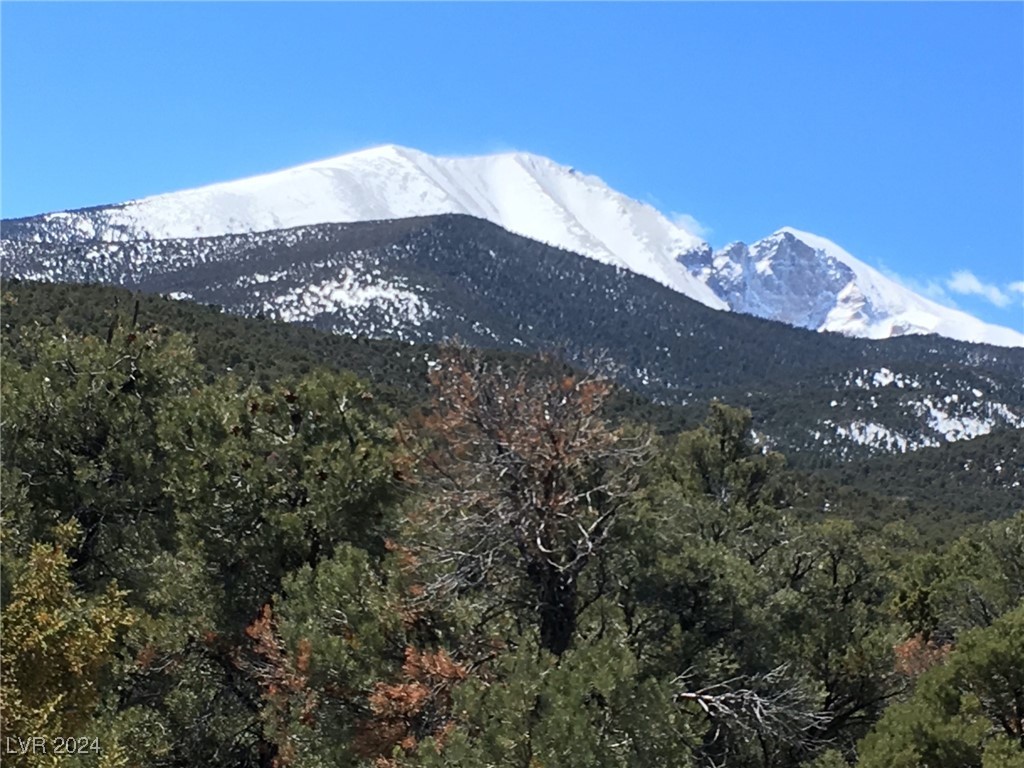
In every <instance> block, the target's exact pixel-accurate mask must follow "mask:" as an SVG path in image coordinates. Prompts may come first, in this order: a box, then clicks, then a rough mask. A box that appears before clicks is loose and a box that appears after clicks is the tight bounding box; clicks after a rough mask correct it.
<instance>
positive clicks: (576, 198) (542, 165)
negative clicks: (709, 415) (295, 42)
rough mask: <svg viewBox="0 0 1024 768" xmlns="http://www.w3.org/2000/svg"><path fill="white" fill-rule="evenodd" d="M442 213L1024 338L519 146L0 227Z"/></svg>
mask: <svg viewBox="0 0 1024 768" xmlns="http://www.w3.org/2000/svg"><path fill="white" fill-rule="evenodd" d="M445 213H456V214H460V213H461V214H466V215H471V216H475V217H477V218H482V219H485V220H488V221H491V222H493V223H495V224H498V225H499V226H501V227H503V228H505V229H507V230H508V231H510V232H513V233H514V234H519V235H522V236H525V237H529V238H531V239H534V240H537V241H539V242H542V243H546V244H549V245H554V246H556V247H560V248H564V249H566V250H571V251H573V252H576V253H580V254H582V255H584V256H588V257H590V258H592V259H595V260H597V261H600V262H602V263H606V264H613V265H615V266H617V267H620V268H625V269H628V270H630V271H632V272H635V273H636V274H640V275H643V276H646V277H649V278H652V279H654V280H656V281H658V282H659V283H661V284H662V285H666V286H668V287H670V288H672V289H673V290H675V291H677V292H679V293H682V294H684V295H686V296H689V297H690V298H693V299H695V300H697V301H699V302H701V303H702V304H704V305H705V306H709V307H712V308H715V309H731V310H733V311H739V312H745V313H748V314H755V315H757V316H759V317H763V318H766V319H775V320H780V321H782V322H788V323H789V324H791V325H796V326H798V327H805V328H809V329H811V330H822V331H836V332H840V333H844V334H846V335H850V336H857V337H863V338H885V337H890V336H897V335H904V334H914V333H939V334H940V335H944V336H947V337H949V338H954V339H958V340H964V341H970V342H981V343H991V344H997V345H1000V346H1024V334H1020V333H1018V332H1017V331H1014V330H1012V329H1009V328H1003V327H1001V326H995V325H991V324H987V323H983V322H982V321H980V320H978V319H977V318H974V317H972V316H970V315H968V314H967V313H964V312H961V311H959V310H955V309H951V308H948V307H944V306H942V305H939V304H936V303H935V302H932V301H930V300H928V299H925V298H924V297H921V296H918V295H917V294H915V293H914V292H912V291H910V290H909V289H906V288H904V287H903V286H900V285H899V284H897V283H895V282H894V281H892V280H890V279H889V278H887V277H885V276H884V275H882V274H881V273H880V272H878V271H877V270H875V269H873V268H871V267H869V266H868V265H867V264H866V263H864V262H862V261H860V260H859V259H856V258H855V257H853V256H852V255H851V254H848V253H847V252H846V251H844V250H843V249H842V248H840V247H839V246H837V245H836V244H835V243H832V242H831V241H829V240H826V239H825V238H821V237H820V236H818V235H813V234H811V233H808V232H803V231H801V230H797V229H794V228H791V227H784V228H782V229H780V230H777V231H776V232H775V233H774V234H773V235H770V236H768V237H767V238H763V239H762V240H759V241H757V242H756V243H754V244H753V245H752V246H749V248H755V247H760V248H764V247H766V244H767V243H769V242H770V241H771V239H772V238H773V237H776V236H777V235H779V234H780V233H788V234H789V235H791V236H792V237H793V238H795V239H796V240H798V241H799V242H800V243H802V244H803V245H804V246H806V248H805V249H803V250H802V251H801V253H800V258H799V260H796V261H794V262H793V264H792V267H793V268H792V269H791V270H790V273H789V277H788V280H787V283H786V284H785V285H782V284H779V281H778V280H774V281H773V279H772V278H773V276H772V274H771V273H770V271H758V270H756V269H742V268H738V264H737V260H736V257H740V261H742V260H743V258H742V255H741V254H739V253H738V252H737V253H733V254H731V255H730V253H728V252H727V249H728V248H729V247H731V246H727V248H726V249H721V250H719V251H718V252H711V249H710V246H709V245H708V244H707V243H705V242H704V241H703V240H702V239H701V238H699V237H698V236H696V235H695V234H693V233H692V232H689V231H688V230H686V229H685V228H684V227H681V226H679V225H678V224H677V223H675V222H673V221H670V220H669V219H668V218H667V217H666V216H664V215H663V214H662V213H660V212H659V211H657V210H656V209H655V208H653V207H652V206H650V205H649V204H647V203H643V202H640V201H637V200H634V199H632V198H629V197H628V196H626V195H624V194H622V193H619V192H617V191H615V190H614V189H612V188H611V187H609V186H608V185H607V184H605V183H604V182H603V181H602V180H601V179H600V178H599V177H597V176H593V175H587V174H583V173H580V172H579V171H577V170H576V169H574V168H570V167H567V166H562V165H559V164H558V163H556V162H554V161H552V160H550V159H548V158H545V157H542V156H540V155H535V154H531V153H527V152H509V153H501V154H495V155H481V156H467V157H436V156H432V155H428V154H426V153H424V152H420V151H418V150H414V149H409V148H405V147H400V146H397V145H394V144H386V145H381V146H378V147H373V148H370V149H366V150H361V151H359V152H354V153H349V154H345V155H340V156H337V157H332V158H327V159H325V160H318V161H314V162H311V163H306V164H303V165H299V166H294V167H292V168H287V169H284V170H281V171H275V172H272V173H268V174H261V175H258V176H253V177H248V178H245V179H240V180H236V181H228V182H220V183H218V184H213V185H208V186H205V187H198V188H195V189H190V190H183V191H179V192H171V193H167V194H163V195H154V196H149V197H145V198H140V199H139V200H134V201H128V202H126V203H122V204H118V205H114V206H107V207H93V208H90V209H80V210H79V211H67V212H57V213H51V214H43V215H41V216H37V217H30V218H28V219H18V220H8V221H6V222H4V224H5V237H8V236H10V235H9V233H11V232H13V233H14V234H13V236H14V237H18V236H19V235H18V233H19V232H22V231H26V232H27V236H28V237H30V238H37V239H38V241H40V242H41V241H46V240H49V239H52V240H54V241H56V242H71V241H75V240H77V241H90V240H100V241H125V240H134V239H169V238H189V237H206V236H216V235H221V234H242V233H251V232H262V231H272V230H276V229H285V228H289V227H293V226H300V225H312V224H321V223H341V222H354V221H370V220H381V219H399V218H409V217H414V216H424V215H438V214H445ZM744 247H747V246H744ZM847 257H848V258H847ZM853 262H855V264H853V266H851V264H852V263H853ZM837 263H838V264H840V265H842V268H839V269H837V268H836V267H835V265H836V264H837ZM737 270H738V271H737ZM741 277H742V280H741V281H740V282H741V283H742V285H740V283H739V282H737V281H738V280H740V278H741Z"/></svg>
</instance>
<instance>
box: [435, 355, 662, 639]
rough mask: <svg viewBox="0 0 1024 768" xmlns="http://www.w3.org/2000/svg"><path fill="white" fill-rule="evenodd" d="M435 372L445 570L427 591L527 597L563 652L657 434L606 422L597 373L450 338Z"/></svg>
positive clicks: (438, 522) (604, 389)
mask: <svg viewBox="0 0 1024 768" xmlns="http://www.w3.org/2000/svg"><path fill="white" fill-rule="evenodd" d="M541 362H542V365H543V366H545V367H546V368H548V369H549V370H550V369H551V368H553V367H555V366H554V364H553V361H552V360H551V359H550V358H549V359H545V360H542V361H541ZM431 381H432V383H433V386H434V392H435V401H434V409H433V413H432V415H431V417H430V419H429V427H430V431H431V433H432V434H433V435H434V436H435V437H436V441H435V446H434V450H433V451H432V452H430V454H429V455H428V456H427V457H426V460H425V462H424V464H425V467H426V469H427V472H426V477H427V482H426V483H425V486H424V487H425V490H426V493H425V494H424V498H425V503H424V505H423V507H422V509H421V511H422V516H423V521H425V525H424V526H423V527H424V529H425V530H426V531H427V532H428V534H430V535H427V536H425V537H423V548H422V551H423V553H424V562H425V564H427V565H432V566H433V567H434V572H435V573H436V574H437V575H436V577H435V578H433V580H432V581H431V582H430V583H429V584H428V585H427V587H426V595H427V596H428V597H429V596H437V595H438V594H445V593H447V594H467V593H470V592H473V593H475V594H477V595H481V596H483V597H485V598H487V599H492V600H495V601H496V603H495V607H496V608H497V609H498V610H497V612H500V611H501V610H502V607H504V608H509V607H512V606H513V605H517V604H518V605H520V606H522V603H523V602H526V603H527V604H528V607H532V608H533V609H534V610H535V612H536V616H537V622H538V629H539V633H540V642H541V645H542V646H543V647H544V648H546V649H547V650H549V651H551V652H552V653H554V654H556V655H561V654H562V653H563V652H564V651H565V650H566V649H567V648H568V647H569V646H570V644H571V643H572V639H573V635H574V632H575V628H576V621H577V617H578V615H579V612H580V598H579V578H580V574H581V573H582V572H583V570H584V569H585V568H586V567H587V565H588V564H589V563H591V562H592V561H593V560H595V559H596V558H598V557H600V556H601V555H602V553H603V550H604V549H605V548H606V545H607V542H608V540H609V537H610V536H611V535H612V531H613V528H614V524H615V521H616V518H617V516H618V515H619V513H620V511H621V510H622V509H623V508H624V506H625V505H626V504H628V503H630V501H631V500H632V499H633V497H634V491H635V488H636V483H637V472H636V471H635V470H636V469H637V468H638V467H639V465H640V464H641V463H643V462H644V461H646V459H647V457H648V449H649V445H650V435H649V434H648V433H646V432H637V433H636V434H633V435H627V433H626V431H625V430H624V429H618V430H616V429H612V428H610V427H609V425H608V424H607V423H606V422H605V420H604V418H603V416H602V408H603V406H604V404H605V402H606V401H607V399H608V397H609V395H610V394H611V392H612V387H613V385H612V382H611V380H610V379H609V378H608V377H607V376H605V375H602V374H600V373H596V372H593V371H592V372H590V373H586V374H584V375H579V376H576V375H567V376H563V375H557V376H550V375H548V376H545V375H543V374H538V372H537V371H536V370H527V369H523V368H519V369H515V370H509V369H508V368H506V367H504V366H502V365H500V364H497V363H488V362H487V361H485V359H484V358H483V357H482V356H481V355H480V354H479V353H476V352H474V351H472V350H468V349H465V348H462V347H450V348H446V349H445V350H443V352H442V354H441V358H440V360H439V361H438V364H436V365H435V366H433V369H432V372H431Z"/></svg>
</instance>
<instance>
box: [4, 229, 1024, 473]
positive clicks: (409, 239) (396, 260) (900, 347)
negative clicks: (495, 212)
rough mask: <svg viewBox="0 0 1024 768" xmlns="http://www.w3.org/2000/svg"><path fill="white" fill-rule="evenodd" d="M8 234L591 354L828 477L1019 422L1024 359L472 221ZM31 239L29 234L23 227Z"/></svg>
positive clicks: (176, 291) (139, 281)
mask: <svg viewBox="0 0 1024 768" xmlns="http://www.w3.org/2000/svg"><path fill="white" fill-rule="evenodd" d="M18 233H19V230H18V228H17V227H15V228H13V230H12V233H10V234H8V235H6V236H5V237H4V238H2V239H0V251H2V253H3V257H4V258H3V274H4V276H6V277H21V278H31V279H36V280H45V281H48V282H71V283H101V284H107V285H117V286H122V287H125V288H130V289H133V290H141V291H145V292H148V293H160V294H166V295H170V296H174V297H177V298H187V299H191V300H193V301H196V302H199V303H203V304H213V305H218V306H221V307H223V308H224V309H225V310H226V311H227V312H229V313H232V314H238V315H243V316H246V317H266V318H270V319H275V320H285V321H288V322H293V323H298V324H303V325H309V326H313V327H316V328H318V329H320V330H323V331H330V332H333V333H341V334H347V335H354V336H360V337H371V338H388V339H396V340H400V341H406V342H415V343H428V344H432V343H440V342H444V341H446V340H449V339H452V338H454V337H458V338H461V339H462V340H463V341H465V342H466V343H468V344H471V345H472V346H475V347H485V348H493V349H503V350H506V351H512V352H522V353H525V354H535V353H537V352H540V351H543V350H546V349H550V348H552V347H557V348H560V349H561V350H562V351H563V356H564V358H565V359H567V360H569V361H571V362H573V363H574V364H577V365H585V364H586V361H587V359H588V357H589V356H591V355H592V354H593V353H594V351H595V350H601V351H603V352H604V353H605V354H606V356H607V357H608V358H609V359H610V360H611V361H612V362H614V363H615V366H616V369H617V371H616V377H617V379H618V380H619V381H620V382H621V383H623V384H624V385H625V386H627V387H629V388H630V389H631V390H633V391H635V392H638V393H642V394H643V395H645V396H646V397H647V398H650V399H653V400H656V401H657V402H660V403H666V404H674V405H682V406H687V405H692V404H695V403H696V404H699V406H700V407H699V408H698V410H702V409H703V407H704V405H705V404H706V403H707V402H708V401H709V400H710V399H712V398H719V399H722V400H724V401H725V402H729V403H731V404H733V405H737V406H741V407H744V408H748V409H750V410H751V411H752V412H753V414H754V418H755V427H756V428H757V429H758V430H759V431H760V432H761V433H762V434H763V435H764V436H765V440H767V441H768V442H770V443H771V445H772V446H773V447H774V448H776V449H778V450H782V451H785V452H786V453H787V454H789V455H790V456H791V459H792V460H793V461H794V462H800V463H802V464H804V465H806V466H822V465H824V464H829V463H832V462H834V461H837V460H838V461H848V460H853V459H859V458H870V457H872V456H875V455H878V454H891V453H897V452H902V451H906V450H913V449H915V448H921V447H929V446H936V445H940V444H942V443H944V442H947V441H950V440H962V439H968V438H970V437H974V436H977V435H979V434H984V433H987V432H989V431H992V430H994V429H999V428H1002V427H1007V426H1008V427H1021V426H1024V378H1022V372H1024V349H1011V348H1004V347H994V346H985V345H976V344H966V343H963V342H957V341H952V340H950V339H944V338H940V337H937V336H917V335H909V336H902V337H899V338H891V339H885V340H880V341H870V340H865V339H851V338H846V337H844V336H840V335H838V334H832V333H815V332H812V331H807V330H801V329H797V328H792V327H789V326H787V325H784V324H782V323H777V322H769V321H767V320H762V319H759V318H756V317H752V316H749V315H743V314H738V313H733V312H724V311H716V310H713V309H710V308H709V307H706V306H704V305H702V304H700V303H698V302H696V301H693V300H692V299H690V298H688V297H687V296H684V295H682V294H680V293H678V292H677V291H674V290H672V289H671V288H668V287H666V286H664V285H660V284H659V283H657V282H655V281H654V280H651V279H649V278H647V277H643V276H641V275H638V274H635V273H633V272H631V271H629V270H626V269H621V268H616V267H614V266H612V265H609V264H602V263H599V262H597V261H595V260H594V259H590V258H587V257H585V256H581V255H579V254H577V253H572V252H569V251H565V250H560V249H558V248H553V247H551V246H548V245H545V244H543V243H540V242H537V241H534V240H530V239H527V238H524V237H519V236H517V235H514V234H512V233H510V232H507V231H505V230H504V229H502V228H500V227H498V226H496V225H494V224H492V223H490V222H486V221H482V220H479V219H475V218H472V217H470V216H455V215H446V216H430V217H420V218H413V219H401V220H388V221H364V222H358V223H352V224H321V225H315V226H307V227H297V228H293V229H281V230H275V231H272V232H255V233H246V234H237V235H228V236H222V237H197V238H189V239H179V240H145V239H143V240H128V241H124V242H100V241H94V240H89V239H85V240H82V239H72V240H70V241H68V242H64V241H63V240H61V241H60V242H35V241H33V240H30V239H17V237H16V236H17V235H18ZM23 234H24V233H23Z"/></svg>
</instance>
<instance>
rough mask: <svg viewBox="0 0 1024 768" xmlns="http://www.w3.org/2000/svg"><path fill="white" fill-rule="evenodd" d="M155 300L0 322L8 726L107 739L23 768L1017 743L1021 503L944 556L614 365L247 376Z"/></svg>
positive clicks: (20, 759) (772, 755)
mask: <svg viewBox="0 0 1024 768" xmlns="http://www.w3.org/2000/svg"><path fill="white" fill-rule="evenodd" d="M10 298H11V297H9V296H8V297H5V300H6V301H9V300H10ZM133 314H134V313H133V312H132V311H130V310H129V311H127V312H124V313H118V314H117V316H116V317H104V318H102V319H103V321H104V322H102V323H98V322H94V323H93V325H92V327H91V328H78V329H74V328H72V327H70V326H69V325H68V324H67V323H65V322H64V321H61V320H58V321H55V322H38V323H34V322H29V321H27V320H26V321H24V322H21V323H19V324H18V325H17V327H5V329H4V333H3V335H2V343H3V347H2V355H3V359H2V365H3V377H2V398H3V416H2V418H3V425H2V426H3V463H2V470H0V471H2V477H0V481H2V486H3V496H2V508H0V514H2V529H0V530H2V536H3V541H2V544H3V548H2V577H0V590H2V592H0V598H2V603H3V645H2V663H3V686H2V696H3V700H2V702H0V703H2V710H0V715H2V720H0V729H2V734H3V736H4V737H5V738H8V739H14V740H15V741H14V744H15V745H17V744H20V743H22V742H21V741H20V740H24V739H27V738H28V737H31V736H38V735H46V736H49V737H52V736H57V735H60V736H67V737H70V736H74V737H88V738H89V741H88V742H87V745H86V746H87V747H88V748H87V749H86V750H85V751H84V753H82V754H79V755H73V756H64V755H60V756H58V755H55V754H52V744H51V751H50V753H48V754H45V755H44V754H40V753H38V752H35V753H33V752H21V753H20V752H18V749H17V746H15V747H14V752H10V751H7V753H6V754H5V755H4V758H5V762H7V761H9V762H10V764H11V765H25V766H30V765H31V766H34V765H57V764H60V765H81V766H110V767H114V766H182V767H184V766H198V765H202V766H232V767H235V766H253V767H255V766H276V767H277V768H284V767H285V766H296V767H299V766H302V767H306V766H309V767H310V768H314V767H315V768H321V767H324V768H326V767H327V766H367V767H372V768H399V767H400V766H402V767H406V766H407V767H410V768H411V767H412V766H437V767H438V768H440V767H441V766H446V767H450V768H460V767H461V768H478V767H480V766H502V767H505V766H508V768H513V767H515V768H541V767H543V768H576V767H578V768H594V767H600V766H608V767H609V768H611V767H616V768H618V767H619V766H622V767H625V766H630V767H633V766H636V767H637V768H641V767H644V766H695V767H696V766H700V767H702V768H703V767H705V766H706V767H708V768H711V767H712V766H716V767H718V766H728V767H729V768H737V767H741V766H742V767H746V766H750V767H751V768H783V767H790V766H798V767H804V768H838V767H839V766H844V765H858V766H867V767H873V766H896V767H897V768H903V767H906V768H910V767H911V766H926V767H928V768H940V767H941V768H946V767H947V766H964V767H965V768H972V767H976V768H996V767H997V766H998V767H1000V768H1003V767H1006V766H1011V767H1012V766H1018V767H1020V766H1024V728H1022V720H1024V677H1022V675H1024V510H1021V505H1020V504H1018V505H1017V513H1016V514H1015V515H1007V514H1006V513H1005V512H1003V511H998V512H994V513H992V514H991V515H988V516H989V517H991V518H997V519H992V520H989V521H986V522H983V523H980V524H977V525H973V526H962V525H961V526H960V527H959V528H949V529H946V530H945V538H946V539H947V542H946V543H945V544H943V545H942V546H935V545H934V543H930V542H929V540H927V539H925V538H923V537H922V534H921V533H920V532H919V531H917V530H916V529H915V527H914V526H912V525H910V524H908V523H906V522H901V521H898V520H897V518H899V517H901V516H903V515H902V512H903V511H905V509H904V508H896V509H894V510H893V512H892V514H891V515H888V516H887V515H886V514H885V511H884V510H878V515H877V516H876V519H875V520H874V521H870V520H865V519H861V518H860V517H858V516H844V515H841V514H838V513H837V511H836V509H835V508H831V507H829V506H828V505H825V504H822V503H819V502H820V499H819V498H818V497H817V496H816V495H815V494H820V493H822V491H821V486H818V485H814V484H812V483H810V482H809V481H808V480H807V479H806V477H805V476H803V475H800V474H796V473H793V472H792V471H790V470H789V469H788V468H787V467H786V460H785V458H784V457H783V456H782V455H781V454H779V453H776V452H773V451H770V450H767V449H766V448H765V447H764V446H761V445H758V444H756V443H754V442H753V440H752V437H751V432H752V430H751V415H750V413H749V412H747V411H744V410H741V409H736V408H732V407H729V406H726V405H724V404H721V403H715V404H712V405H711V406H710V407H708V408H707V409H706V410H705V412H704V414H703V415H702V420H701V421H700V422H699V423H698V422H696V421H686V422H685V423H684V424H683V425H682V426H683V427H684V428H683V429H680V430H672V429H658V428H656V427H655V426H653V425H651V424H650V423H648V422H647V421H645V420H644V419H643V418H641V417H638V414H642V413H643V411H642V410H641V411H636V412H630V411H629V409H628V408H625V409H624V408H617V407H613V406H614V403H615V402H616V400H615V398H617V397H621V395H619V394H618V390H617V389H616V388H615V387H614V386H613V385H612V383H611V382H610V381H609V380H608V378H607V376H606V375H605V373H604V372H603V371H602V370H601V369H600V367H595V368H594V369H593V370H590V371H578V370H576V371H574V370H568V369H565V368H564V367H562V366H560V365H559V364H557V362H556V361H547V362H544V361H541V362H538V363H536V364H533V365H523V364H521V363H520V362H518V361H517V360H515V359H512V358H509V357H507V356H505V357H503V356H500V355H499V356H495V355H483V354H481V353H478V352H475V351H473V350H470V349H465V348H460V347H450V348H435V349H434V350H433V354H432V355H431V357H430V358H429V360H428V361H426V362H424V363H423V369H422V370H423V374H424V375H423V377H422V381H421V382H420V383H418V384H416V385H414V386H412V387H411V388H403V386H398V387H392V388H390V389H389V388H387V387H385V386H381V385H379V383H378V382H377V381H374V380H373V377H369V376H367V377H364V378H362V379H361V378H358V377H356V376H354V375H353V374H351V373H346V372H343V371H340V370H337V366H329V365H326V364H324V363H321V364H313V365H308V367H307V369H306V370H294V369H292V370H287V369H286V367H285V366H282V368H281V369H280V370H278V369H271V371H270V372H268V371H266V370H264V371H262V372H259V374H258V375H256V374H257V372H256V371H253V370H249V369H248V367H247V366H246V364H245V362H246V360H245V356H244V354H243V355H240V357H239V360H238V361H237V362H235V361H232V362H231V364H230V365H227V366H225V368H228V367H230V368H232V369H233V370H231V371H228V370H226V369H216V370H215V369H214V368H213V367H211V366H210V365H208V364H207V360H205V359H203V355H202V354H200V352H199V351H198V348H197V345H196V337H195V336H194V335H186V334H183V333H180V332H176V331H173V330H171V329H169V328H168V327H167V326H166V325H160V324H154V323H152V322H148V321H146V322H139V318H138V317H137V316H134V317H133ZM238 343H239V344H244V340H239V342H238ZM337 343H342V342H336V341H324V342H323V344H325V345H328V344H337ZM345 343H347V342H345ZM359 346H360V345H359V343H358V342H352V343H351V349H352V350H357V349H358V348H359ZM363 348H364V354H366V355H368V357H367V358H365V360H369V357H370V356H369V352H365V350H368V349H369V347H366V346H365V345H364V347H363ZM403 348H404V349H405V350H409V349H410V348H409V347H408V345H399V344H395V345H394V346H393V351H394V352H396V353H397V352H399V351H400V350H401V349H403ZM420 351H421V350H417V352H420ZM203 354H206V353H203ZM407 354H408V353H407ZM352 355H353V359H355V356H356V353H355V352H352ZM378 359H379V358H377V357H373V360H378ZM393 360H394V361H395V362H394V363H393V364H394V365H396V366H401V365H404V364H406V362H408V363H409V365H412V363H411V362H409V360H410V358H403V357H402V356H401V355H400V354H395V355H394V357H393ZM421 360H422V358H421ZM278 363H279V364H280V363H281V361H278ZM428 363H429V364H428ZM367 364H368V365H377V363H375V362H369V363H367ZM332 368H334V369H333V370H332ZM388 375H389V374H385V375H383V376H382V379H381V380H387V378H388ZM367 379H370V381H367ZM403 380H404V379H403V378H401V377H396V378H395V380H394V381H395V382H399V381H403ZM618 402H623V401H621V400H620V401H618ZM684 421H685V420H684ZM816 482H817V481H816ZM820 482H822V483H824V482H825V480H821V481H820ZM829 493H831V491H829ZM809 498H811V499H812V500H813V503H808V499H809ZM861 498H864V497H861ZM871 498H872V499H873V500H874V501H875V502H876V503H878V504H879V505H884V504H887V503H890V502H889V501H887V500H886V497H884V496H873V497H871ZM892 503H895V502H892ZM887 520H889V521H890V522H886V521H887ZM961 522H962V521H961ZM93 739H95V741H93ZM5 743H7V742H5ZM93 747H95V749H93ZM6 749H7V748H6V747H5V750H6Z"/></svg>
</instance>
